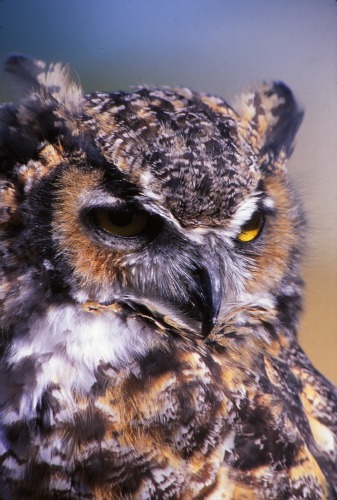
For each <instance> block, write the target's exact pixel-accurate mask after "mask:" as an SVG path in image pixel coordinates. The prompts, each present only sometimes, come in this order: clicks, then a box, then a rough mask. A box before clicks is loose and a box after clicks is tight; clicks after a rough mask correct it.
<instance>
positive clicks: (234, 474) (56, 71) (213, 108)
mask: <svg viewBox="0 0 337 500" xmlns="http://www.w3.org/2000/svg"><path fill="white" fill-rule="evenodd" d="M6 70H7V71H8V72H9V73H10V74H11V76H12V82H13V87H15V89H16V92H17V93H18V94H19V96H20V97H19V99H18V100H17V103H16V104H4V105H2V107H1V108H0V166H1V167H0V168H1V170H0V172H1V178H0V183H1V184H0V187H1V200H0V223H1V225H0V252H1V261H0V276H1V278H0V328H1V339H0V340H1V358H0V359H1V364H0V491H1V495H0V496H1V498H4V499H19V498H20V499H27V498H34V499H47V498H74V499H76V498H85V499H110V498H111V499H119V498H124V499H131V498H134V499H148V498H153V499H170V498H172V499H173V498H174V499H192V498H199V499H206V498H207V499H211V498H212V499H218V498H224V499H228V500H229V499H248V498H249V499H253V498H254V499H262V498H263V499H291V498H296V499H305V498H307V499H322V498H331V499H333V498H336V496H337V466H336V462H337V391H336V388H335V387H334V386H333V385H332V384H331V383H329V382H328V381H327V380H326V379H325V378H324V377H323V376H322V375H320V374H319V373H318V372H317V371H316V370H315V369H314V368H313V367H312V365H311V364H310V362H309V360H308V359H307V357H306V356H305V354H304V353H303V352H302V350H301V348H300V347H299V345H298V342H297V338H296V330H297V324H298V316H299V312H300V309H301V288H302V282H301V279H300V277H299V263H300V260H301V252H302V247H303V246H304V243H303V239H304V235H303V227H304V222H303V215H302V211H301V209H300V207H299V205H298V202H297V199H296V196H295V195H294V194H293V192H292V190H291V188H290V185H289V180H288V177H287V172H286V167H285V164H286V160H287V158H288V156H289V154H290V153H291V150H292V143H293V138H294V135H295V133H296V131H297V129H298V126H299V124H300V122H301V118H302V112H301V111H300V110H299V108H298V106H297V104H296V102H295V99H294V97H293V95H292V93H291V91H290V90H289V89H288V88H287V87H286V86H285V85H284V84H282V83H273V84H271V85H266V84H263V85H262V86H261V87H259V88H256V89H255V90H254V91H251V92H247V93H246V94H245V95H243V96H242V99H241V105H240V108H241V109H240V112H236V111H234V109H233V108H232V107H230V106H229V105H227V104H226V102H225V101H223V100H222V99H219V98H217V97H213V96H210V95H207V94H198V93H195V92H192V91H191V90H188V89H186V88H173V89H172V88H163V89H155V88H149V87H142V88H136V89H135V90H133V91H132V92H129V93H126V92H113V93H101V92H95V93H92V94H89V95H83V94H82V92H81V90H80V88H79V86H78V85H77V83H75V82H74V81H73V80H72V78H71V76H70V74H69V71H68V70H67V69H66V68H65V67H63V66H62V65H59V64H55V65H52V66H50V67H49V68H47V67H46V65H45V64H44V63H42V62H41V61H33V60H30V59H28V58H25V57H23V56H13V57H11V58H9V59H8V61H7V63H6Z"/></svg>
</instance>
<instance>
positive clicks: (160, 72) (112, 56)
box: [0, 0, 337, 381]
mask: <svg viewBox="0 0 337 500" xmlns="http://www.w3.org/2000/svg"><path fill="white" fill-rule="evenodd" d="M336 48H337V2H336V1H335V0H319V1H318V0H296V1H294V0H282V1H280V0H169V1H168V0H167V1H161V0H55V1H50V0H0V59H1V60H3V59H4V58H5V57H6V55H7V54H8V53H11V52H23V53H26V54H29V55H32V56H34V57H37V58H41V59H46V60H47V61H65V62H69V63H70V65H71V67H72V68H73V70H74V71H75V72H76V73H77V74H78V75H79V77H80V79H81V81H82V84H83V86H84V89H85V90H86V91H89V90H95V89H100V90H115V89H121V88H122V89H125V88H127V87H129V86H130V85H134V84H142V83H149V84H154V85H170V84H172V85H175V84H179V85H186V86H189V87H192V88H193V89H195V90H203V91H207V92H211V93H214V94H217V95H220V96H222V97H225V98H226V99H229V100H232V99H233V98H234V96H235V94H237V93H239V92H240V91H241V90H244V89H247V88H248V87H249V84H251V83H252V84H254V83H256V82H259V81H261V80H267V81H268V80H275V79H276V80H283V81H285V82H286V83H287V84H288V85H290V86H291V88H292V89H293V90H294V92H295V94H296V95H297V97H298V99H299V101H300V103H301V105H302V106H303V107H304V109H305V120H304V123H303V125H302V128H301V130H300V132H299V134H298V137H297V146H296V150H295V153H294V154H293V156H292V158H291V160H290V164H289V169H290V172H291V175H292V177H293V180H294V183H295V185H296V187H297V190H298V191H299V193H300V195H301V197H302V199H303V202H304V204H305V207H306V209H307V213H308V220H309V225H308V229H307V241H306V242H303V246H304V247H305V248H306V253H307V258H306V261H305V265H304V267H303V275H304V278H305V280H306V283H307V288H306V306H305V314H304V315H303V319H302V323H301V332H300V338H301V342H302V345H304V347H305V350H306V351H307V352H308V353H309V355H310V357H311V358H312V359H313V360H314V363H315V364H316V366H317V367H318V368H319V369H320V370H321V371H323V373H325V374H326V375H327V376H329V377H330V378H332V379H334V380H335V381H337V314H336V313H337V307H336V304H337V301H336V298H337V297H336V295H337V292H336V277H337V270H336V268H337V260H336V253H337V252H336V244H337V220H336V219H337V200H336V192H337V190H336V168H337V167H336V166H337V140H336V133H337V99H336V77H337V71H336V68H337V66H336V64H337V58H336ZM4 81H5V79H4V77H3V75H2V76H1V79H0V99H1V100H5V99H8V98H9V95H10V93H9V92H8V90H6V89H5V84H4Z"/></svg>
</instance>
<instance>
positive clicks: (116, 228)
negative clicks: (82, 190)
mask: <svg viewBox="0 0 337 500" xmlns="http://www.w3.org/2000/svg"><path fill="white" fill-rule="evenodd" d="M94 217H95V220H96V223H97V224H98V226H99V227H100V228H101V229H103V231H105V232H106V233H109V234H113V235H115V236H122V237H126V238H130V237H132V236H139V235H140V234H141V233H142V232H143V231H144V229H145V226H146V223H147V220H148V215H147V213H146V212H132V211H118V210H109V209H107V208H97V209H95V210H94Z"/></svg>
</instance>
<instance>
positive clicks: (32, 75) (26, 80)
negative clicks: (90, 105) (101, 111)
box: [5, 55, 82, 113]
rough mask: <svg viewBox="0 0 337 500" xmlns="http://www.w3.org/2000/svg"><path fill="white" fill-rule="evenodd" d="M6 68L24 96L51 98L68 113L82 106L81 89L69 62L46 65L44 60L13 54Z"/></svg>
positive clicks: (21, 95)
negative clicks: (34, 95) (35, 95)
mask: <svg viewBox="0 0 337 500" xmlns="http://www.w3.org/2000/svg"><path fill="white" fill-rule="evenodd" d="M5 71H6V72H7V73H8V74H9V75H10V79H11V82H12V84H13V87H14V90H15V92H16V93H17V95H18V97H19V98H21V99H22V98H25V97H29V96H30V95H31V94H34V93H35V94H38V95H39V96H40V97H44V98H48V97H52V98H53V99H55V101H57V102H58V103H59V104H61V105H62V106H63V107H64V108H65V109H66V110H67V111H68V112H72V113H76V110H78V109H79V108H80V104H81V102H82V89H81V87H80V85H78V84H77V83H76V82H75V81H74V80H73V78H72V76H71V73H70V70H69V67H68V66H67V65H62V64H61V63H53V64H50V65H49V66H47V64H46V63H45V62H44V61H39V60H37V59H31V58H29V57H27V56H23V55H12V56H10V57H9V58H8V59H7V61H6V62H5Z"/></svg>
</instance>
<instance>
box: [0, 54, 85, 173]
mask: <svg viewBox="0 0 337 500" xmlns="http://www.w3.org/2000/svg"><path fill="white" fill-rule="evenodd" d="M5 71H6V73H7V74H8V76H9V79H10V83H11V85H10V89H11V90H12V91H14V94H15V97H16V103H15V104H4V105H3V106H1V107H0V164H1V170H3V169H4V168H7V169H9V168H11V166H13V165H14V164H15V163H25V162H26V161H28V160H29V159H30V158H31V157H32V156H33V155H34V154H35V153H36V151H38V150H39V148H41V145H44V144H46V143H55V142H56V143H59V142H61V143H64V144H66V145H67V146H68V147H71V145H72V144H73V143H74V140H75V139H74V138H75V137H77V136H78V123H79V120H80V118H81V116H82V113H83V111H82V103H83V93H82V90H81V87H80V86H79V85H78V84H77V83H76V82H75V81H74V79H73V78H72V76H71V73H70V70H69V68H68V66H65V65H62V64H61V63H55V64H51V65H50V66H48V65H47V64H46V63H45V62H43V61H39V60H36V59H31V58H29V57H26V56H23V55H12V56H10V57H9V58H8V59H7V61H6V62H5ZM5 165H8V166H7V167H5Z"/></svg>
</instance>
